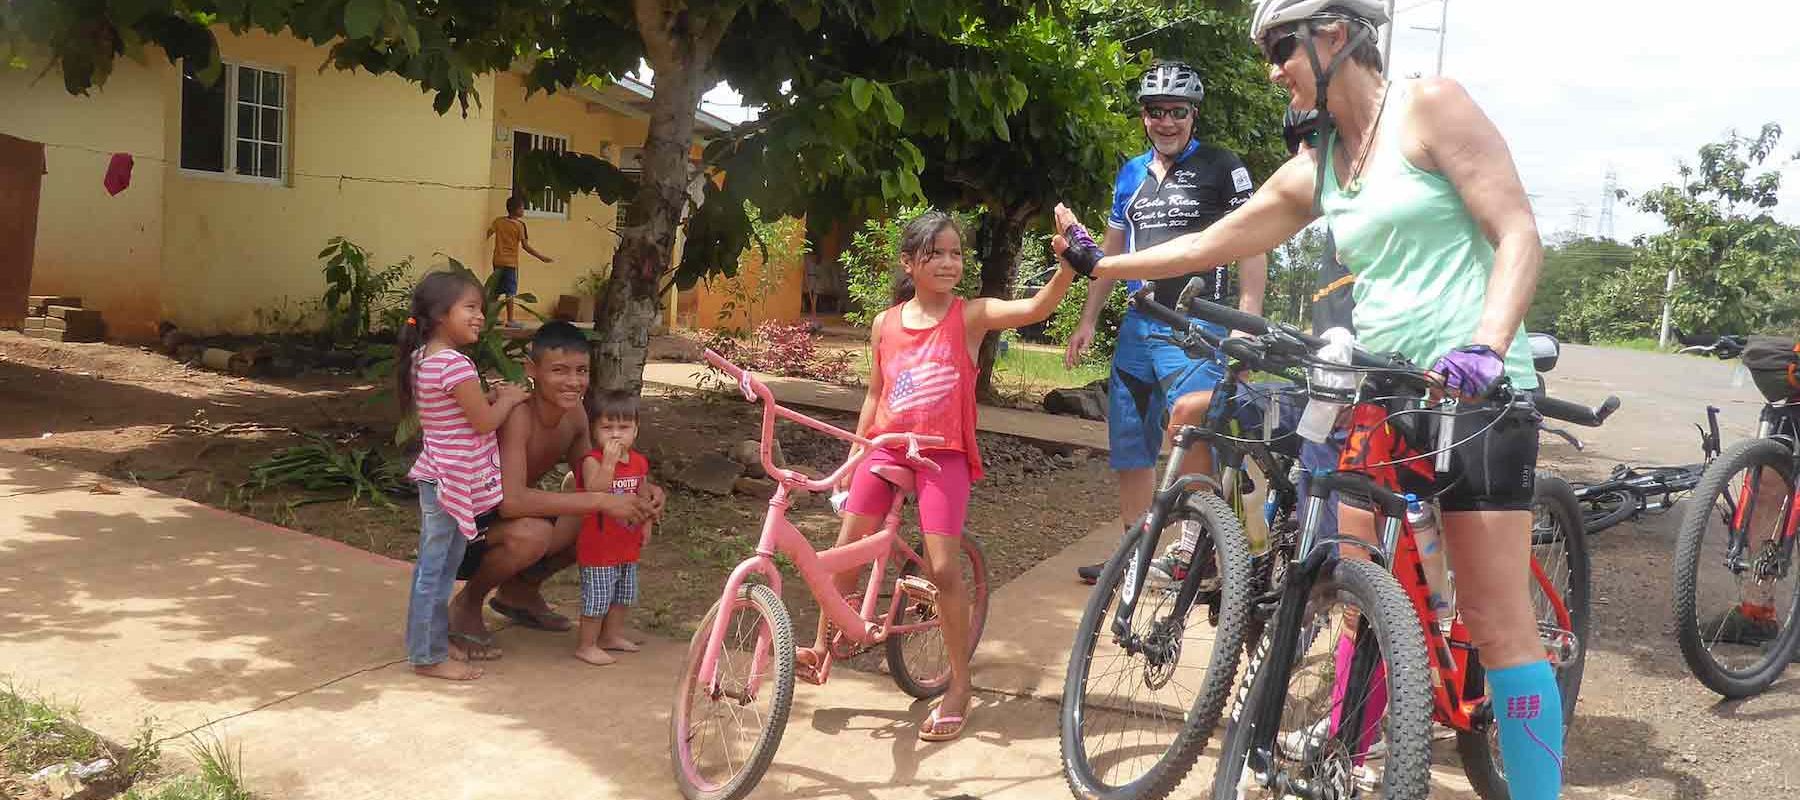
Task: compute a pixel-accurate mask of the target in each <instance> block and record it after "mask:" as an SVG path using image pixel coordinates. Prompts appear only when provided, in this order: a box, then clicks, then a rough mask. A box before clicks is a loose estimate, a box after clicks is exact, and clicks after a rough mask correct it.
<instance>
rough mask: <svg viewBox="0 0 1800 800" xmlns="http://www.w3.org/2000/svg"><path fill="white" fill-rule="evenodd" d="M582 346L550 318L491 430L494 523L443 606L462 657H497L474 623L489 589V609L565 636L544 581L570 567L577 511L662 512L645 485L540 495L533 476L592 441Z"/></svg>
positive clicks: (577, 454)
mask: <svg viewBox="0 0 1800 800" xmlns="http://www.w3.org/2000/svg"><path fill="white" fill-rule="evenodd" d="M589 351H590V346H589V344H588V340H587V337H586V336H585V335H583V334H582V332H581V330H580V329H579V328H576V327H575V326H574V325H571V324H569V323H567V322H551V323H548V324H546V325H544V327H542V328H540V329H539V330H538V332H537V335H535V336H533V337H532V340H531V354H530V357H529V358H527V359H526V361H525V373H526V375H528V376H530V377H531V382H532V386H533V390H532V393H531V399H529V400H527V401H525V402H524V403H520V404H519V405H518V406H517V407H515V408H514V409H513V410H512V413H511V414H509V415H507V418H506V421H505V422H504V423H502V424H501V426H500V431H499V435H500V485H501V490H502V491H503V492H504V497H503V498H502V500H501V501H500V517H501V519H500V521H499V522H496V523H495V524H494V526H493V527H492V528H491V529H490V530H489V531H488V534H487V537H486V538H485V539H483V540H478V541H474V542H470V543H469V547H468V550H467V552H466V554H465V555H464V558H463V568H462V575H461V577H465V578H466V579H467V580H468V583H467V584H465V585H464V586H463V588H462V591H461V592H459V593H458V594H457V595H456V597H455V598H453V599H452V600H451V601H450V636H451V638H452V639H455V640H456V641H457V643H458V644H460V645H461V646H462V647H463V648H464V649H465V650H466V651H467V652H468V653H469V657H470V658H471V659H476V660H491V659H496V658H499V657H500V648H499V647H497V646H496V645H495V643H494V636H493V634H492V633H489V632H488V629H487V624H486V622H485V621H483V619H482V612H481V606H482V603H483V602H484V601H485V600H486V599H487V596H488V593H489V592H493V591H494V590H496V589H498V590H499V591H498V593H496V594H495V595H494V599H493V602H492V606H493V608H494V610H495V611H497V612H499V613H500V614H502V615H504V616H506V617H508V618H509V619H512V620H513V621H515V622H517V623H519V624H520V625H524V626H526V627H530V628H537V629H539V630H548V631H566V630H569V629H571V628H573V627H574V622H573V621H572V620H570V619H569V618H568V617H565V616H563V615H561V614H558V613H556V612H555V611H552V610H550V604H549V603H547V602H545V601H544V596H543V592H542V587H543V583H544V581H545V580H548V579H549V578H550V576H551V575H554V574H556V573H557V572H559V571H561V570H563V569H565V568H567V567H568V566H569V565H571V564H574V563H575V539H576V538H577V535H578V534H579V533H580V532H581V519H582V517H583V516H584V515H587V514H593V513H601V514H605V515H607V516H609V517H614V518H616V519H619V520H622V521H625V522H630V523H636V522H641V521H643V520H645V519H648V518H651V517H654V516H656V515H657V514H659V513H661V511H662V507H663V501H664V499H665V497H666V495H665V494H664V492H663V489H662V487H660V486H656V485H654V484H648V485H647V488H646V489H645V491H644V493H643V494H639V495H615V494H605V493H600V492H546V491H542V490H539V489H538V488H537V482H538V480H539V479H540V478H542V477H544V475H545V474H546V473H548V472H550V470H551V468H553V467H555V466H556V465H557V464H559V463H567V464H570V465H575V464H579V463H580V462H581V456H582V454H584V453H586V452H587V451H588V450H589V449H590V448H591V447H593V445H592V444H591V437H590V436H589V433H588V415H587V413H586V411H585V409H584V406H583V403H582V400H583V398H584V397H586V395H587V389H588V356H589Z"/></svg>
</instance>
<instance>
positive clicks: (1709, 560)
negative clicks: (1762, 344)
mask: <svg viewBox="0 0 1800 800" xmlns="http://www.w3.org/2000/svg"><path fill="white" fill-rule="evenodd" d="M1797 440H1800V403H1796V402H1795V401H1793V400H1777V401H1771V402H1769V403H1767V404H1765V405H1764V406H1763V408H1762V412H1761V415H1760V419H1759V420H1758V426H1757V435H1756V438H1754V439H1747V440H1745V441H1741V442H1738V443H1736V444H1733V445H1732V446H1731V447H1730V448H1728V449H1726V450H1725V451H1724V452H1723V453H1720V454H1719V456H1718V457H1717V458H1715V459H1713V460H1712V463H1711V464H1709V465H1708V466H1707V467H1706V471H1705V473H1704V474H1703V475H1702V476H1701V478H1700V482H1699V485H1698V486H1696V487H1695V489H1694V493H1693V496H1692V498H1691V499H1692V502H1691V503H1690V504H1689V506H1688V508H1687V511H1686V512H1685V513H1684V514H1683V516H1682V522H1681V529H1680V533H1679V539H1678V540H1677V542H1676V546H1675V576H1674V577H1675V638H1676V640H1677V641H1678V642H1680V644H1681V654H1682V657H1683V658H1685V659H1686V660H1687V664H1688V668H1689V669H1690V670H1692V671H1693V673H1694V677H1696V678H1699V679H1700V682H1701V683H1703V684H1705V685H1706V687H1707V688H1709V689H1711V690H1713V691H1714V692H1717V693H1719V694H1720V695H1722V696H1724V697H1727V698H1740V697H1749V696H1751V695H1754V694H1757V693H1760V692H1762V691H1763V690H1764V689H1767V688H1769V685H1770V684H1772V683H1774V682H1775V680H1776V679H1777V678H1779V677H1781V673H1782V672H1783V671H1784V670H1786V669H1787V665H1788V662H1790V661H1792V660H1793V657H1794V652H1795V647H1796V643H1797V642H1800V627H1796V626H1795V625H1794V615H1795V612H1796V610H1800V590H1797V589H1796V587H1794V586H1787V587H1786V588H1783V585H1784V584H1787V583H1788V582H1789V580H1790V579H1791V578H1793V577H1794V536H1795V529H1796V525H1797V523H1800V481H1797V478H1800V451H1797V450H1796V447H1795V442H1796V441H1797ZM1702 566H1709V567H1710V566H1720V567H1723V568H1724V569H1722V570H1716V571H1714V570H1709V571H1707V572H1706V573H1704V574H1702V572H1701V567H1702ZM1709 599H1710V600H1713V601H1717V606H1716V610H1707V607H1708V606H1707V603H1706V602H1705V601H1707V600H1709Z"/></svg>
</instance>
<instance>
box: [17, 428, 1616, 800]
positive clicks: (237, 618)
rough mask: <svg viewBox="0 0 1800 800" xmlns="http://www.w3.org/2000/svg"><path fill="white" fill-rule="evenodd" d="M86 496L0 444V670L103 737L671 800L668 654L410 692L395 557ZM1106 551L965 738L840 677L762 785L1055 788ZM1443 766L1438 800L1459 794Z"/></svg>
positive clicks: (1072, 555) (516, 667) (980, 677)
mask: <svg viewBox="0 0 1800 800" xmlns="http://www.w3.org/2000/svg"><path fill="white" fill-rule="evenodd" d="M96 481H97V479H96V478H95V477H94V476H92V475H87V474H83V473H80V472H77V471H74V470H70V469H66V468H63V467H59V466H55V465H51V464H47V463H44V462H40V461H36V460H33V459H30V458H27V457H24V456H19V455H13V454H0V502H4V504H5V506H4V507H5V508H6V509H7V513H5V514H4V515H0V563H4V564H5V565H6V568H5V569H4V570H0V673H4V674H8V675H10V676H12V677H13V679H14V680H15V682H16V683H17V684H18V685H19V686H20V688H22V689H25V690H28V691H36V692H39V693H43V694H47V695H50V696H53V697H57V698H61V699H64V700H68V701H74V702H78V703H79V704H80V707H81V709H82V721H83V722H84V723H86V724H87V725H89V726H90V727H92V728H94V729H96V730H97V731H98V732H100V733H101V734H103V735H105V736H108V737H110V738H113V739H115V740H126V739H129V737H130V736H131V734H132V733H133V732H134V731H135V730H136V729H137V727H138V726H139V725H140V724H141V723H142V721H143V720H144V719H145V718H146V717H150V718H154V719H155V720H156V722H157V728H158V730H159V731H160V732H163V733H165V734H166V733H176V732H181V731H185V730H190V729H196V728H200V727H202V726H207V725H209V724H210V725H211V726H212V728H211V731H212V732H214V733H216V734H217V735H220V736H222V737H224V738H226V739H227V740H228V741H229V742H231V743H235V744H241V745H242V748H243V757H244V764H245V769H246V773H247V777H248V779H249V784H250V786H251V787H252V788H253V789H254V790H255V791H257V792H258V793H259V796H261V797H265V798H270V799H271V800H281V799H283V798H304V799H307V800H311V799H313V798H317V799H318V800H325V799H326V798H330V799H331V800H357V799H359V798H397V797H405V798H422V799H427V800H429V799H434V798H445V799H446V800H448V799H450V798H456V799H458V800H469V799H471V798H527V799H529V798H556V799H557V800H562V799H563V798H571V797H583V798H674V797H678V793H677V791H676V789H675V787H674V781H673V779H672V777H671V774H670V761H669V756H668V720H669V708H670V703H671V700H672V699H673V689H674V684H675V680H676V677H677V675H678V673H679V670H680V667H681V660H682V657H683V653H684V650H685V645H684V644H683V643H678V642H671V641H664V640H657V641H653V642H652V643H651V645H650V646H649V647H648V648H646V650H645V652H643V653H641V654H637V655H633V656H627V657H626V658H625V659H624V660H623V661H622V662H621V663H620V664H619V665H616V666H612V667H607V668H603V669H600V668H594V667H589V666H586V665H584V664H582V663H580V662H577V661H575V660H574V659H573V658H571V657H570V656H569V651H570V648H571V646H572V636H573V634H547V633H541V632H537V631H528V630H516V629H515V630H505V631H502V632H501V633H500V635H499V638H500V643H501V645H502V647H504V648H505V650H506V657H505V658H504V659H503V660H500V661H497V662H490V663H489V664H488V665H487V669H488V673H487V675H486V676H485V677H484V678H482V679H481V680H479V681H475V682H473V683H467V684H452V683H447V682H443V681H436V680H429V679H424V678H418V677H416V676H414V675H412V673H411V671H410V670H409V669H408V667H407V666H406V665H405V664H404V662H403V661H402V657H403V654H402V650H401V643H400V632H401V620H402V616H403V614H404V611H405V606H406V594H407V583H408V579H409V569H408V565H407V564H405V563H403V562H398V561H392V560H389V559H385V558H380V557H376V556H372V555H370V554H367V553H365V552H363V551H360V550H356V549H354V548H351V547H348V546H345V545H341V544H337V543H334V542H330V541H326V540H322V539H318V538H314V537H311V536H307V535H304V534H300V533H296V532H293V531H288V530H284V529H281V528H276V527H273V526H269V525H265V524H262V523H259V522H256V521H253V520H249V519H246V518H243V517H239V516H235V515H231V514H226V513H223V512H219V511H215V510H212V509H209V508H206V507H204V506H200V505H197V504H194V503H190V502H187V501H184V500H179V499H175V498H171V497H167V496H164V495H159V494H156V493H154V492H150V491H146V490H142V489H137V488H133V487H123V486H122V487H119V488H120V490H121V491H120V493H119V494H116V495H108V494H93V493H90V491H89V489H90V488H91V487H92V486H93V485H94V483H95V482H96ZM1115 536H1116V535H1115V534H1113V533H1111V532H1109V531H1100V532H1096V533H1094V534H1093V535H1090V536H1089V537H1087V538H1086V539H1084V540H1082V541H1081V542H1080V543H1078V544H1076V545H1075V546H1073V547H1071V548H1069V549H1068V550H1065V551H1064V552H1062V553H1060V554H1059V555H1057V556H1056V557H1054V558H1051V559H1049V560H1047V561H1045V562H1044V563H1042V564H1040V565H1039V566H1038V567H1036V568H1035V569H1033V570H1032V571H1030V572H1028V573H1027V574H1025V575H1024V576H1021V577H1020V578H1018V579H1017V580H1015V581H1013V582H1012V583H1010V584H1008V585H1007V586H1005V587H1003V588H1002V589H1000V590H999V591H998V592H996V593H995V594H994V596H993V600H992V604H991V611H990V615H989V624H988V627H987V634H986V636H985V637H984V639H983V642H982V645H981V650H980V654H979V656H978V658H977V662H976V664H977V666H976V676H975V677H976V683H977V685H978V686H979V687H981V688H982V689H983V691H982V692H981V693H980V696H979V698H978V701H977V704H976V706H975V708H974V709H973V711H972V713H971V716H970V729H969V731H968V733H967V734H965V736H964V738H963V739H961V740H959V741H957V742H954V743H950V744H935V745H933V744H925V743H921V742H919V741H918V739H917V736H916V733H917V722H918V720H919V719H921V718H922V717H923V716H924V714H925V712H926V707H925V705H924V704H922V703H915V702H912V701H911V700H910V698H907V697H906V696H905V695H903V694H902V693H900V692H899V691H898V690H897V689H896V688H894V686H893V685H892V683H891V682H890V681H889V680H888V679H887V678H885V677H884V676H881V675H877V674H868V673H858V672H854V671H849V670H839V671H837V672H834V675H833V679H832V681H831V683H830V685H828V686H826V687H823V688H819V687H813V686H808V685H804V684H802V685H800V686H799V687H798V689H797V692H796V694H797V698H798V702H797V703H796V708H795V711H794V714H793V716H792V718H791V720H790V722H789V724H788V727H787V731H786V736H785V739H784V740H783V743H782V746H781V749H780V751H779V753H778V754H777V757H776V765H775V767H774V768H773V769H772V770H771V771H770V773H769V775H768V777H767V778H766V779H765V780H764V782H763V783H762V785H761V786H760V788H759V789H758V790H757V792H756V793H755V794H754V795H753V796H754V797H758V798H776V797H808V798H815V797H816V798H854V799H855V800H890V799H891V800H911V799H913V798H942V797H957V796H967V797H980V798H1020V799H1021V800H1022V799H1024V798H1060V797H1067V796H1068V792H1067V789H1066V788H1065V787H1064V784H1063V781H1062V777H1061V770H1060V761H1059V755H1058V740H1057V715H1058V707H1057V704H1056V700H1057V698H1058V697H1060V694H1061V686H1062V678H1061V676H1062V673H1063V665H1064V663H1065V662H1066V659H1067V648H1068V645H1069V641H1070V637H1071V635H1072V631H1073V629H1074V626H1075V623H1076V620H1077V619H1078V617H1079V615H1080V611H1081V607H1082V605H1083V604H1084V603H1085V601H1086V598H1087V594H1088V590H1087V587H1085V586H1082V585H1080V584H1078V583H1076V582H1075V581H1074V580H1073V579H1072V578H1071V577H1070V576H1071V570H1072V569H1073V567H1074V566H1075V565H1076V564H1080V563H1087V562H1090V561H1092V560H1094V559H1096V558H1098V557H1100V556H1103V555H1104V554H1105V553H1107V552H1108V551H1109V550H1110V548H1111V546H1112V545H1113V543H1114V541H1115V538H1114V537H1115ZM649 579H651V580H654V579H655V578H654V576H652V577H650V578H649ZM171 749H178V748H175V746H174V745H171ZM1210 772H1211V767H1210V766H1208V765H1207V764H1206V763H1205V762H1204V760H1203V762H1202V765H1201V766H1200V767H1198V768H1197V769H1196V770H1195V775H1194V776H1193V777H1192V778H1190V780H1189V781H1188V782H1187V783H1186V784H1184V785H1183V787H1182V789H1181V790H1180V791H1179V792H1178V794H1177V796H1178V797H1197V796H1202V795H1204V793H1205V789H1204V788H1203V787H1204V786H1205V784H1204V783H1203V781H1204V780H1206V779H1207V777H1208V776H1209V775H1210ZM1440 776H1441V777H1443V778H1444V779H1443V780H1442V781H1441V791H1440V792H1438V793H1436V796H1440V797H1463V796H1468V792H1467V785H1466V784H1465V783H1462V781H1461V778H1460V776H1453V775H1450V773H1448V772H1444V771H1442V770H1440ZM1569 796H1571V797H1576V796H1579V797H1595V796H1600V795H1596V794H1595V793H1593V792H1591V791H1571V792H1570V793H1569Z"/></svg>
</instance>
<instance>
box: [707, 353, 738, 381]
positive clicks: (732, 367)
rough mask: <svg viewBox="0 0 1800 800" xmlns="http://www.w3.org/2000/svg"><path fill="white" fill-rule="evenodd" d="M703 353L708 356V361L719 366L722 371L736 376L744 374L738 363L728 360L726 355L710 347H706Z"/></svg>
mask: <svg viewBox="0 0 1800 800" xmlns="http://www.w3.org/2000/svg"><path fill="white" fill-rule="evenodd" d="M701 355H703V356H705V357H706V363H708V364H711V365H713V366H714V367H717V368H718V369H719V371H720V372H723V373H725V374H726V375H730V376H731V377H733V378H736V377H739V376H741V375H743V374H744V371H743V370H741V369H739V368H738V366H737V365H736V364H733V363H731V362H729V361H726V360H725V357H724V356H722V355H719V354H718V353H715V352H713V349H712V348H710V347H708V348H706V350H705V351H704V352H703V353H702V354H701Z"/></svg>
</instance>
